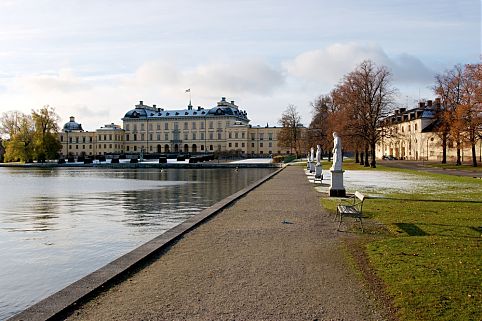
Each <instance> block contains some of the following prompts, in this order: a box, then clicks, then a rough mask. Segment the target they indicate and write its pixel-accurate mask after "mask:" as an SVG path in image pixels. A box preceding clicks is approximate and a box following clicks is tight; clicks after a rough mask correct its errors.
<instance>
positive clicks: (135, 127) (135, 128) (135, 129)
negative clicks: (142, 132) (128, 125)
mask: <svg viewBox="0 0 482 321" xmlns="http://www.w3.org/2000/svg"><path fill="white" fill-rule="evenodd" d="M134 131H135V132H136V131H137V124H134Z"/></svg>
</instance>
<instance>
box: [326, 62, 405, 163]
mask: <svg viewBox="0 0 482 321" xmlns="http://www.w3.org/2000/svg"><path fill="white" fill-rule="evenodd" d="M396 92H397V91H396V89H395V88H393V87H392V85H391V73H390V71H389V70H388V69H387V68H386V67H385V66H377V65H376V64H375V63H374V62H372V61H371V60H365V61H363V62H362V63H361V64H360V65H358V66H357V67H356V69H355V70H354V71H352V72H350V73H349V74H347V75H346V76H345V77H344V79H343V81H342V82H341V83H340V84H339V85H338V86H337V88H336V89H335V92H334V98H333V99H334V101H336V104H337V105H339V106H340V115H342V116H341V117H340V120H343V128H344V131H345V133H346V134H347V135H348V136H349V137H352V142H353V144H354V145H355V146H360V147H361V148H362V151H364V154H365V160H364V161H363V163H364V164H365V166H371V167H373V168H374V167H376V159H375V148H376V143H377V142H378V141H379V140H380V139H381V137H382V131H381V130H380V126H381V125H382V120H383V118H385V117H386V116H387V115H388V113H389V112H390V111H391V107H392V105H393V103H394V97H395V94H396ZM369 153H370V156H371V162H370V163H369V165H368V154H369Z"/></svg>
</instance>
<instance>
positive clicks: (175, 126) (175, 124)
mask: <svg viewBox="0 0 482 321" xmlns="http://www.w3.org/2000/svg"><path fill="white" fill-rule="evenodd" d="M178 129H179V123H177V122H175V123H174V130H178Z"/></svg>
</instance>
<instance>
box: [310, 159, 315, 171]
mask: <svg viewBox="0 0 482 321" xmlns="http://www.w3.org/2000/svg"><path fill="white" fill-rule="evenodd" d="M314 172H315V163H313V162H310V173H314Z"/></svg>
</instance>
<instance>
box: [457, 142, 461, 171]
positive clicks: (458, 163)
mask: <svg viewBox="0 0 482 321" xmlns="http://www.w3.org/2000/svg"><path fill="white" fill-rule="evenodd" d="M460 159H461V156H460V142H457V161H456V162H455V165H457V166H459V165H462V161H461V160H460Z"/></svg>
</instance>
